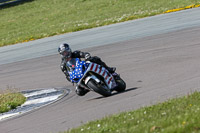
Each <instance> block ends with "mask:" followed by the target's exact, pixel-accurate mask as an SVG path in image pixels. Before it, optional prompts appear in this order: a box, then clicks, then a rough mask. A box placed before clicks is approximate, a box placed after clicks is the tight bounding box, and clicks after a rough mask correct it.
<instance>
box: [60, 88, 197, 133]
mask: <svg viewBox="0 0 200 133" xmlns="http://www.w3.org/2000/svg"><path fill="white" fill-rule="evenodd" d="M199 101H200V93H199V92H195V93H193V94H191V95H187V96H184V97H181V98H175V99H171V100H168V101H167V102H164V103H160V104H157V105H153V106H150V107H143V108H141V109H138V110H136V111H131V112H125V113H121V114H117V115H113V116H109V117H105V118H103V119H102V120H97V121H93V122H89V123H87V124H85V125H83V126H81V127H79V128H76V129H71V130H69V131H66V132H64V133H150V132H154V133H158V132H159V133H160V132H163V133H199V132H200V117H199V116H200V102H199Z"/></svg>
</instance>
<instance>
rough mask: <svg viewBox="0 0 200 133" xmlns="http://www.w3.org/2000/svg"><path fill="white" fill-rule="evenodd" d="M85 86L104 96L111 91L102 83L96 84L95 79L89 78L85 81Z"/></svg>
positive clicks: (108, 94)
mask: <svg viewBox="0 0 200 133" xmlns="http://www.w3.org/2000/svg"><path fill="white" fill-rule="evenodd" d="M87 86H88V87H89V88H90V89H93V90H94V91H95V92H97V93H99V94H100V95H102V96H104V97H108V96H110V95H111V91H110V90H109V89H108V88H107V86H105V85H103V84H98V83H97V82H96V81H95V80H93V79H90V80H89V81H88V83H87Z"/></svg>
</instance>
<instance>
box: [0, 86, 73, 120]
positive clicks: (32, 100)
mask: <svg viewBox="0 0 200 133" xmlns="http://www.w3.org/2000/svg"><path fill="white" fill-rule="evenodd" d="M69 92H70V91H69V90H67V89H63V88H60V89H58V88H49V89H39V90H29V91H22V92H21V93H22V94H23V95H24V96H25V97H26V98H27V100H26V102H25V103H24V104H22V105H21V106H19V107H17V108H16V109H13V110H10V111H9V112H5V113H2V114H0V121H2V120H6V119H9V118H13V117H15V116H18V115H22V114H24V113H27V112H30V111H32V110H35V109H39V108H41V107H44V106H47V105H49V104H52V103H54V102H56V101H58V100H60V99H62V98H63V97H64V96H66V95H68V94H69Z"/></svg>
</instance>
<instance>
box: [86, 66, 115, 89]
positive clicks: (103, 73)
mask: <svg viewBox="0 0 200 133" xmlns="http://www.w3.org/2000/svg"><path fill="white" fill-rule="evenodd" d="M88 70H89V71H93V72H95V73H97V74H99V75H101V76H102V77H103V78H104V81H105V83H106V84H107V85H108V87H109V88H110V89H112V88H114V87H115V86H116V83H115V80H114V78H113V76H112V74H110V73H109V72H108V71H107V70H106V68H105V67H103V66H101V65H98V64H96V63H93V62H91V63H90V65H89V67H88Z"/></svg>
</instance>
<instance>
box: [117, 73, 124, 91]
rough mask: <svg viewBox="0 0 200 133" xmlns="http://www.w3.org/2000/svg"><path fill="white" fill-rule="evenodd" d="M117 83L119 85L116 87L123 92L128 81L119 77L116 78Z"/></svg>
mask: <svg viewBox="0 0 200 133" xmlns="http://www.w3.org/2000/svg"><path fill="white" fill-rule="evenodd" d="M115 81H116V83H117V87H116V89H115V90H116V91H117V92H123V91H125V89H126V83H125V82H124V80H122V79H121V78H120V77H117V78H116V79H115Z"/></svg>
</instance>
